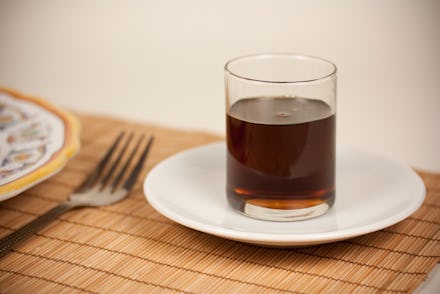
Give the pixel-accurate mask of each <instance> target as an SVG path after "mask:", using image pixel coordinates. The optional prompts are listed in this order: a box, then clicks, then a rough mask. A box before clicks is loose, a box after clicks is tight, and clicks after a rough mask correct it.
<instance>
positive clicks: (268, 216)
mask: <svg viewBox="0 0 440 294" xmlns="http://www.w3.org/2000/svg"><path fill="white" fill-rule="evenodd" d="M228 202H229V204H230V205H231V206H232V207H233V208H234V209H236V210H237V211H239V212H241V213H243V214H244V215H246V216H249V217H252V218H256V219H261V220H267V221H280V222H283V221H299V220H306V219H310V218H314V217H318V216H320V215H323V214H325V213H326V212H327V211H328V210H329V209H330V207H331V206H332V205H333V203H334V196H332V197H327V198H325V199H322V198H320V199H285V198H284V199H268V198H264V199H258V198H251V199H245V198H243V197H240V196H237V195H235V194H232V195H231V194H228Z"/></svg>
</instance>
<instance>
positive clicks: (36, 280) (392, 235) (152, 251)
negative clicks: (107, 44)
mask: <svg viewBox="0 0 440 294" xmlns="http://www.w3.org/2000/svg"><path fill="white" fill-rule="evenodd" d="M79 118H80V120H81V122H82V124H83V133H82V149H81V151H80V153H79V154H78V155H77V156H76V157H75V158H74V159H73V160H72V161H70V162H69V163H68V165H67V166H66V168H65V169H64V170H63V171H62V172H60V173H59V174H57V175H55V176H54V177H52V178H50V179H48V180H46V181H45V182H43V183H41V184H39V185H37V186H35V187H34V188H31V189H30V190H28V191H26V192H24V193H23V194H21V195H19V196H17V197H15V198H12V199H10V200H7V201H5V202H2V203H0V233H1V235H2V236H3V235H6V234H8V233H10V232H11V231H13V230H15V229H17V228H18V227H20V226H22V225H23V224H25V223H27V222H29V221H30V220H32V219H33V218H35V217H36V216H37V215H40V214H42V213H43V212H45V211H47V210H48V209H50V208H51V207H53V206H55V205H56V204H57V203H59V202H62V201H63V200H65V199H66V198H67V197H68V195H69V193H70V192H71V191H72V190H73V189H74V187H76V186H77V185H78V184H79V183H80V182H81V181H82V180H83V179H84V177H85V176H86V175H87V174H88V173H89V171H91V170H92V169H93V168H94V166H95V165H96V164H97V162H98V161H99V158H100V157H101V154H102V151H103V150H106V148H107V147H108V146H109V144H110V142H111V141H112V140H113V138H114V137H115V135H116V134H117V133H118V132H119V131H120V130H121V129H134V130H136V131H137V132H146V133H154V134H155V137H156V140H155V143H154V145H153V148H152V150H151V153H150V155H149V158H148V160H147V164H146V166H145V169H144V171H143V174H142V177H141V179H139V181H138V183H137V184H136V186H135V188H134V190H133V192H132V193H131V195H130V196H129V197H128V198H127V199H125V200H124V201H122V202H120V203H117V204H115V205H111V206H108V207H101V208H83V209H79V210H75V211H71V212H68V213H66V214H65V215H63V216H61V217H59V218H58V219H57V220H56V221H55V222H53V223H52V224H51V225H49V226H48V227H46V228H45V229H43V230H42V231H40V232H39V233H38V234H37V235H36V236H34V237H32V238H31V239H29V240H28V241H26V242H25V243H24V244H22V245H20V246H18V247H16V249H14V250H13V251H12V252H11V253H9V254H8V255H6V256H5V257H4V258H3V259H1V260H0V292H1V293H29V292H52V293H63V292H81V291H82V292H88V293H122V292H126V293H132V292H140V293H166V292H175V291H177V292H183V293H200V292H205V293H231V292H241V293H261V292H270V293H272V292H273V293H277V292H286V293H322V292H326V293H349V292H353V291H357V292H360V293H377V292H380V293H382V292H390V293H407V292H411V291H413V290H414V289H416V288H417V286H418V285H419V284H420V283H422V281H423V280H424V279H425V278H426V276H427V274H428V273H429V272H430V271H431V270H432V268H433V267H434V266H435V265H436V264H437V263H438V262H439V260H440V246H439V245H440V244H439V243H440V204H439V203H440V174H429V173H420V175H421V176H422V178H423V180H424V182H425V184H426V186H427V197H426V200H425V202H424V204H423V206H422V207H421V208H420V209H419V210H418V211H417V212H416V213H414V214H413V215H412V216H410V217H409V218H408V219H406V220H404V221H402V222H400V223H399V224H396V225H394V226H392V227H389V228H386V229H384V230H381V231H379V232H375V233H372V234H368V235H365V236H361V237H358V238H354V239H351V240H347V241H342V242H338V243H333V244H327V245H320V246H314V247H305V248H293V249H271V248H261V247H256V246H252V245H246V244H242V243H238V242H234V241H229V240H224V239H221V238H217V237H213V236H210V235H206V234H203V233H200V232H198V231H194V230H191V229H188V228H186V227H183V226H180V225H178V224H175V223H173V222H172V221H170V220H168V219H166V218H165V217H163V216H161V215H160V214H158V213H157V212H155V211H154V210H153V209H152V208H151V206H150V205H149V204H148V203H147V201H146V200H145V198H144V195H143V192H142V181H143V178H144V177H145V175H146V174H147V173H148V171H149V170H150V169H151V168H152V167H153V166H154V165H156V164H157V163H159V162H160V161H161V160H163V159H164V158H166V157H168V156H170V155H172V154H174V153H176V152H177V151H180V150H183V149H186V148H190V147H193V146H196V145H201V144H205V143H209V142H213V141H216V140H219V139H221V138H219V137H216V136H214V135H210V134H206V133H200V132H189V131H181V130H173V129H167V128H162V127H157V126H149V125H141V124H134V123H128V122H124V121H121V120H116V119H111V118H106V117H94V116H86V115H80V116H79ZM176 196H177V195H176Z"/></svg>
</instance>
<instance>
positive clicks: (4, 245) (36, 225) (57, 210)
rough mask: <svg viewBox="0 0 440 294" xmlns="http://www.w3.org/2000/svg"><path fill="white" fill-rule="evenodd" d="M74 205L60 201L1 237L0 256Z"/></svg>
mask: <svg viewBox="0 0 440 294" xmlns="http://www.w3.org/2000/svg"><path fill="white" fill-rule="evenodd" d="M74 207H76V205H75V204H74V203H72V202H64V203H61V204H59V205H57V206H55V207H54V208H52V209H51V210H49V211H47V212H46V213H44V214H42V215H40V216H39V217H37V218H36V219H34V220H33V221H31V222H30V223H27V224H26V225H24V226H22V227H21V228H19V229H18V230H17V231H15V232H12V233H11V234H9V235H7V236H5V237H3V238H2V239H1V240H0V258H1V257H3V256H4V255H6V254H7V253H8V252H9V251H10V250H11V249H12V247H13V246H14V245H16V244H18V243H20V242H22V241H24V240H26V239H27V238H29V237H31V236H32V235H33V234H35V233H37V232H38V231H39V230H41V229H42V228H44V227H45V226H46V225H48V224H49V223H51V222H52V221H53V220H54V219H55V218H57V217H58V216H59V215H61V214H63V213H64V212H66V211H68V210H70V209H72V208H74Z"/></svg>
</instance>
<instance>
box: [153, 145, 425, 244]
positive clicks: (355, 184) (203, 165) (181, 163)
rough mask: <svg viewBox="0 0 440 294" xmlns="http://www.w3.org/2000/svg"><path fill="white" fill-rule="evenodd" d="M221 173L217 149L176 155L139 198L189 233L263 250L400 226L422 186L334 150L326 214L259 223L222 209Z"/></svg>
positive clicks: (365, 156) (396, 170) (379, 160)
mask: <svg viewBox="0 0 440 294" xmlns="http://www.w3.org/2000/svg"><path fill="white" fill-rule="evenodd" d="M225 168H226V146H225V143H224V142H221V143H215V144H210V145H205V146H201V147H197V148H194V149H191V150H187V151H184V152H181V153H178V154H176V155H174V156H172V157H170V158H168V159H166V160H164V161H162V162H161V163H160V164H158V165H157V166H156V167H155V168H154V169H153V170H152V171H151V172H150V173H149V175H148V177H147V178H146V180H145V182H144V192H145V195H146V198H147V200H148V201H149V203H150V204H151V205H152V206H153V207H154V208H155V209H156V210H157V211H158V212H160V213H161V214H163V215H164V216H166V217H168V218H169V219H171V220H173V221H175V222H177V223H179V224H182V225H184V226H187V227H189V228H192V229H195V230H199V231H201V232H205V233H208V234H212V235H215V236H219V237H223V238H227V239H231V240H236V241H241V242H246V243H252V244H259V245H268V246H304V245H313V244H320V243H329V242H335V241H339V240H343V239H348V238H352V237H355V236H359V235H363V234H367V233H370V232H374V231H377V230H380V229H383V228H385V227H388V226H390V225H393V224H395V223H397V222H399V221H401V220H403V219H405V218H406V217H408V216H409V215H411V214H412V213H413V212H414V211H415V210H416V209H417V208H418V207H419V206H420V205H421V204H422V202H423V200H424V198H425V186H424V184H423V182H422V180H421V179H420V177H419V176H418V175H417V174H416V173H415V172H413V171H412V170H411V169H410V168H409V167H407V166H405V165H403V164H401V163H398V162H395V161H393V160H390V159H387V158H384V157H382V156H379V155H376V154H373V153H370V152H366V151H363V150H359V149H356V148H353V147H343V148H340V149H338V150H337V168H336V170H337V182H336V202H335V205H334V206H333V207H332V208H331V209H330V210H329V211H328V213H327V214H325V215H323V216H320V217H317V218H314V219H309V220H304V221H296V222H270V221H262V220H257V219H253V218H249V217H246V216H244V215H242V214H240V213H238V212H236V211H234V210H233V209H232V208H231V207H229V205H228V203H227V200H226V175H225V173H226V171H225Z"/></svg>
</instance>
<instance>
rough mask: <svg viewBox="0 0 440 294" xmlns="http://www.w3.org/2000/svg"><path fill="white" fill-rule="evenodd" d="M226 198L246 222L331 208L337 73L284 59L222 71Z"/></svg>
mask: <svg viewBox="0 0 440 294" xmlns="http://www.w3.org/2000/svg"><path fill="white" fill-rule="evenodd" d="M225 86H226V138H227V197H228V202H229V204H230V205H231V206H232V207H233V208H235V209H236V210H238V211H240V212H242V213H244V214H245V215H247V216H250V217H254V218H258V219H263V220H271V221H294V220H303V219H308V218H312V217H316V216H319V215H322V214H324V213H325V212H326V211H327V210H328V209H329V208H330V207H331V206H332V205H333V203H334V201H335V155H336V154H335V141H336V140H335V137H336V66H335V65H334V64H333V63H332V62H329V61H327V60H324V59H321V58H317V57H312V56H305V55H298V54H289V53H276V54H259V55H250V56H244V57H239V58H235V59H232V60H231V61H229V62H227V63H226V65H225Z"/></svg>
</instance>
